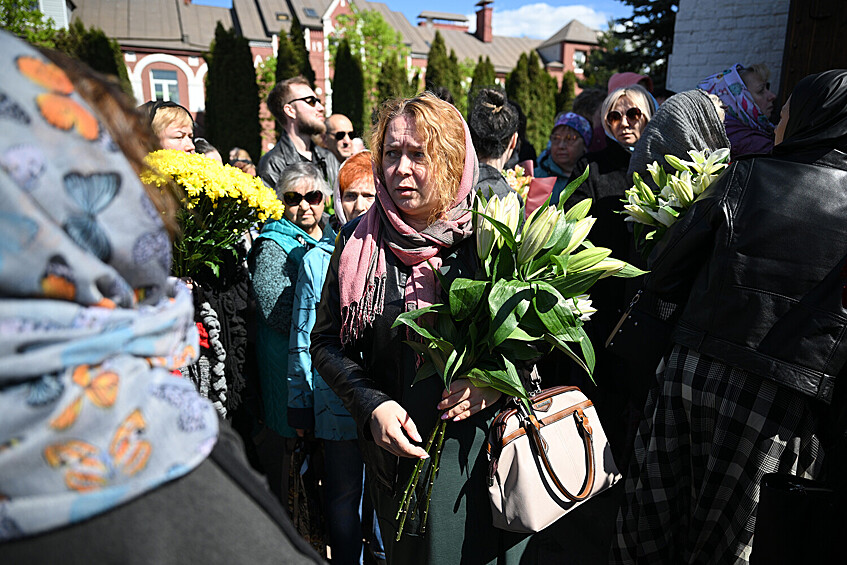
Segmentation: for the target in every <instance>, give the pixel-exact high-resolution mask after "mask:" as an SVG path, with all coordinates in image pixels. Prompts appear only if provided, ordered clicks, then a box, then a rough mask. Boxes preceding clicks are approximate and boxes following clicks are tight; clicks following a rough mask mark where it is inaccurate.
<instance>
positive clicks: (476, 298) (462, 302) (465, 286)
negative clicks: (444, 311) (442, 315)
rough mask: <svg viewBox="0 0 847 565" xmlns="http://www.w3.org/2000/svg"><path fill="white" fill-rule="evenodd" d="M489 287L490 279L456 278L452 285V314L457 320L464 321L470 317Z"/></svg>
mask: <svg viewBox="0 0 847 565" xmlns="http://www.w3.org/2000/svg"><path fill="white" fill-rule="evenodd" d="M487 287H488V281H475V280H471V279H463V278H459V279H455V280H454V281H453V284H452V285H450V314H451V316H452V317H453V319H454V320H456V321H462V320H464V319H465V318H467V317H469V316H470V315H471V314H472V313H473V311H474V310H475V309H476V307H477V306H478V305H479V302H480V300H481V299H482V297H483V295H484V294H485V289H486V288H487Z"/></svg>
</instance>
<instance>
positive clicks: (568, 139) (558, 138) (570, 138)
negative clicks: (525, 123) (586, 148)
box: [550, 134, 582, 145]
mask: <svg viewBox="0 0 847 565" xmlns="http://www.w3.org/2000/svg"><path fill="white" fill-rule="evenodd" d="M577 139H582V136H579V135H575V134H567V135H551V136H550V143H551V144H552V145H558V144H559V143H562V142H565V143H568V144H570V143H573V142H575V141H576V140H577Z"/></svg>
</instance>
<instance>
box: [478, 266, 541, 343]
mask: <svg viewBox="0 0 847 565" xmlns="http://www.w3.org/2000/svg"><path fill="white" fill-rule="evenodd" d="M531 298H532V289H531V287H530V284H529V283H525V282H521V281H513V280H505V279H500V280H499V281H497V283H495V285H494V287H493V288H492V289H491V293H490V294H489V295H488V310H489V312H490V314H491V330H493V332H494V333H493V335H492V336H491V340H490V342H489V343H490V346H491V347H492V348H494V347H497V346H498V345H500V344H501V343H503V341H504V340H505V339H507V338H508V337H509V336H510V335H511V334H512V332H513V331H515V328H516V327H518V322H519V321H520V319H521V317H522V316H523V315H524V313H526V311H527V309H528V308H529V302H530V299H531Z"/></svg>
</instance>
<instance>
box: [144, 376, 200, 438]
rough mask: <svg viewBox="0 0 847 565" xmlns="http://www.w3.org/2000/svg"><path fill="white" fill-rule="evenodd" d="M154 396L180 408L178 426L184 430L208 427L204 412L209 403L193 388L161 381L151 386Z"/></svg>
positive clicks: (151, 392)
mask: <svg viewBox="0 0 847 565" xmlns="http://www.w3.org/2000/svg"><path fill="white" fill-rule="evenodd" d="M150 394H151V395H152V396H153V397H154V398H158V399H159V400H163V401H165V402H167V403H168V404H170V405H171V406H173V407H175V408H177V409H179V416H178V417H177V426H179V429H180V430H182V431H184V432H195V431H198V430H205V429H206V421H205V419H204V413H205V411H206V410H208V403H207V402H204V401H203V400H202V399H201V397H199V396H197V394H196V393H195V391H194V390H193V389H187V388H185V387H182V386H177V385H176V384H169V383H161V384H158V385H155V386H151V387H150Z"/></svg>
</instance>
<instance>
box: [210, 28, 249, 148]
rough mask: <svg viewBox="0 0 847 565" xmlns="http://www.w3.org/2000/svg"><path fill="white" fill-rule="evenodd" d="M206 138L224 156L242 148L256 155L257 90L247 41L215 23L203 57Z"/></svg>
mask: <svg viewBox="0 0 847 565" xmlns="http://www.w3.org/2000/svg"><path fill="white" fill-rule="evenodd" d="M206 62H207V63H208V65H209V71H208V73H207V75H206V136H207V138H208V139H209V142H210V143H212V144H213V145H215V147H217V148H218V149H219V150H220V152H221V154H222V155H223V154H225V153H226V152H227V151H229V149H230V148H231V147H235V146H238V147H243V148H244V149H246V150H247V151H248V152H249V153H250V154H251V155H259V154H260V132H261V128H260V125H259V87H258V85H257V83H256V70H255V69H254V68H253V60H252V56H251V54H250V46H249V44H248V42H247V39H246V38H244V37H240V36H238V35H236V33H235V30H233V29H230V30H228V31H227V30H225V29H224V27H223V25H221V23H220V22H218V26H217V28H215V41H214V43H212V45H211V47H210V53H209V54H208V56H207V57H206Z"/></svg>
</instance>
